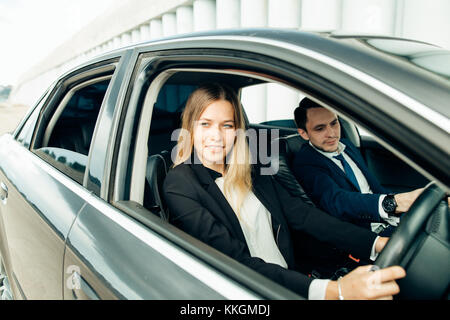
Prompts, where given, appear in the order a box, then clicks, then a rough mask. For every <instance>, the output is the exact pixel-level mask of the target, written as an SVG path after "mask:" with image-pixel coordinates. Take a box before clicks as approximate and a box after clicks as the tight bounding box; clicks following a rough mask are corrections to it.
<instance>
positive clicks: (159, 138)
mask: <svg viewBox="0 0 450 320" xmlns="http://www.w3.org/2000/svg"><path fill="white" fill-rule="evenodd" d="M196 87H197V86H193V85H184V84H166V85H164V86H163V87H162V88H161V90H160V92H159V94H158V98H157V100H156V103H155V105H154V108H153V112H152V121H151V125H150V137H149V140H148V149H149V156H150V155H153V154H157V153H160V152H161V151H164V150H167V151H170V149H171V148H172V147H173V146H174V145H175V141H172V142H171V135H172V132H173V131H174V130H176V129H178V128H179V127H180V126H181V113H182V111H183V110H184V107H185V105H186V101H187V99H188V97H189V95H190V94H191V92H192V91H194V90H195V88H196ZM168 142H169V143H168Z"/></svg>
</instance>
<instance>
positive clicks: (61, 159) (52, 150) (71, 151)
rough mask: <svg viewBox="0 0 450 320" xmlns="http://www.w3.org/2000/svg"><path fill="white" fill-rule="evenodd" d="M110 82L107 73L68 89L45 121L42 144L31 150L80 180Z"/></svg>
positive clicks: (81, 181)
mask: <svg viewBox="0 0 450 320" xmlns="http://www.w3.org/2000/svg"><path fill="white" fill-rule="evenodd" d="M109 82H110V78H109V77H108V78H107V79H105V78H99V79H97V80H96V79H94V80H90V81H89V82H88V84H81V85H77V86H76V87H75V88H74V89H72V90H69V91H68V92H67V93H66V94H65V96H64V97H63V98H62V99H61V102H60V103H59V105H58V106H57V107H56V109H55V111H54V112H53V114H52V115H51V117H50V120H49V122H48V123H47V124H46V128H45V133H44V137H43V141H42V143H41V147H40V148H36V149H35V150H34V151H35V153H36V154H37V155H38V156H40V157H41V158H42V159H43V160H45V161H47V162H49V163H50V164H51V165H52V166H54V167H55V168H57V169H58V170H60V171H62V172H63V173H65V174H66V175H68V176H69V177H71V178H72V179H74V180H75V181H77V182H79V183H80V184H82V183H83V176H84V173H85V170H86V165H87V155H88V153H89V148H90V145H91V140H92V136H93V133H94V128H95V124H96V121H97V117H98V115H99V112H100V107H101V105H102V102H103V98H104V96H105V93H106V90H107V88H108V85H109Z"/></svg>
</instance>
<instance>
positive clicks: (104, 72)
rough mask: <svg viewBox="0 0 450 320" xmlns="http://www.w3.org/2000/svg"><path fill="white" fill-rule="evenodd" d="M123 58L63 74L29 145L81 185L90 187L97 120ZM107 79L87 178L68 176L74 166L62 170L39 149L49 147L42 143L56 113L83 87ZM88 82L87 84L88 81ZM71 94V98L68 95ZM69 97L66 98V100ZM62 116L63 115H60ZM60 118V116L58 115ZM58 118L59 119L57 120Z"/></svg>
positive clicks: (81, 67) (40, 115)
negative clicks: (89, 175)
mask: <svg viewBox="0 0 450 320" xmlns="http://www.w3.org/2000/svg"><path fill="white" fill-rule="evenodd" d="M118 60H119V58H113V59H111V58H108V59H105V60H102V61H99V62H94V63H87V64H86V65H82V66H80V67H79V68H77V69H76V70H74V71H71V72H68V73H67V74H65V75H63V76H61V77H60V78H59V79H58V80H57V81H56V82H55V86H54V88H53V90H52V92H51V93H50V94H49V95H48V97H47V99H46V103H45V105H44V106H43V107H42V108H41V110H40V113H39V117H38V120H37V123H36V126H35V130H34V134H33V138H32V141H31V143H30V146H29V150H30V151H31V152H32V153H33V154H34V155H36V156H37V157H39V158H40V159H41V160H42V161H44V162H46V163H47V164H48V165H50V166H51V167H52V168H54V169H56V170H58V171H60V172H61V173H62V174H64V175H65V176H66V177H68V178H70V179H71V180H72V181H74V182H76V183H78V184H80V185H81V186H83V187H85V188H86V178H87V175H88V172H89V165H90V163H89V162H90V161H89V160H90V155H91V150H90V149H91V146H92V141H93V139H94V136H95V134H96V128H97V123H98V121H99V119H100V115H101V113H102V109H103V106H104V104H105V101H106V99H107V94H108V92H109V90H110V87H111V82H112V78H113V77H114V74H115V71H116V69H117V63H118ZM104 78H109V79H110V82H109V84H108V88H107V90H106V91H105V95H104V97H103V100H102V104H101V106H100V109H99V113H98V115H97V120H96V124H95V127H94V131H93V135H92V139H91V144H90V147H89V152H88V155H87V163H86V167H85V171H84V173H83V179H82V180H80V179H77V178H75V177H73V176H70V175H68V173H67V172H72V171H73V170H72V168H70V167H68V168H67V170H63V171H61V165H60V164H55V163H52V161H50V162H49V161H48V160H49V159H50V157H47V156H45V157H41V156H42V152H38V150H39V148H41V147H45V146H43V145H42V144H43V143H45V134H46V130H47V128H48V126H49V124H50V122H51V121H52V118H53V117H54V115H55V112H57V111H58V110H60V113H61V112H63V110H64V109H65V107H66V106H67V102H68V101H69V100H70V98H71V97H72V96H73V93H74V92H76V91H78V90H81V89H82V88H84V87H86V86H88V85H92V84H95V83H97V82H100V81H103V80H105V79H104ZM86 83H87V85H83V84H86ZM68 96H70V97H69V98H67V97H68ZM64 100H65V101H64ZM59 115H60V114H59ZM57 118H59V116H58V117H57ZM55 121H56V120H55ZM38 139H39V145H40V147H39V148H38V149H36V145H37V144H38V142H37V140H38Z"/></svg>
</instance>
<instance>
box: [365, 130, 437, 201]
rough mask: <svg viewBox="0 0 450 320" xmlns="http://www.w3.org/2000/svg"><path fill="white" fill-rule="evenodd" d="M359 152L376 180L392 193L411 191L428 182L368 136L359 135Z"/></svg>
mask: <svg viewBox="0 0 450 320" xmlns="http://www.w3.org/2000/svg"><path fill="white" fill-rule="evenodd" d="M361 153H362V154H363V156H364V158H365V160H366V163H367V166H368V167H369V170H370V171H371V172H372V173H373V174H374V175H375V176H376V177H377V178H378V181H380V183H381V184H382V185H383V187H386V188H388V189H389V190H391V191H393V192H394V193H399V192H406V191H411V190H414V189H416V188H421V187H424V186H425V185H426V184H427V183H428V179H426V178H425V177H424V176H422V175H421V174H420V173H418V172H417V171H416V170H415V169H413V168H412V167H410V166H409V165H408V164H406V163H405V162H404V161H402V160H400V159H399V158H398V157H396V156H395V155H394V154H392V153H391V152H389V151H388V150H386V149H385V148H383V147H382V146H381V145H380V144H379V143H378V142H377V141H375V140H374V139H373V138H372V137H370V136H361Z"/></svg>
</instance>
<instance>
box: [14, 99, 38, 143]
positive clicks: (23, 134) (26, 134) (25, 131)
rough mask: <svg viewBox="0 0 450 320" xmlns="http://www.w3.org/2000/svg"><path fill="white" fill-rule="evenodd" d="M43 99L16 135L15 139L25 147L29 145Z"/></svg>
mask: <svg viewBox="0 0 450 320" xmlns="http://www.w3.org/2000/svg"><path fill="white" fill-rule="evenodd" d="M43 101H44V99H42V100H41V102H40V103H39V105H38V106H37V107H36V108H35V109H34V110H33V112H32V113H31V115H30V116H29V117H28V119H27V120H26V121H25V123H24V125H23V127H22V129H21V130H20V133H19V135H18V136H17V141H18V142H20V143H21V144H22V145H23V146H24V147H25V148H29V147H30V142H31V138H32V137H33V132H34V129H35V127H36V122H37V119H38V118H39V112H40V111H41V106H42V103H43Z"/></svg>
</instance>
